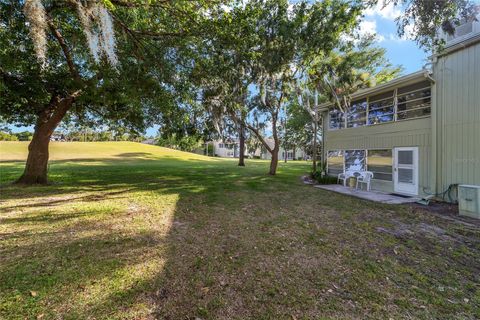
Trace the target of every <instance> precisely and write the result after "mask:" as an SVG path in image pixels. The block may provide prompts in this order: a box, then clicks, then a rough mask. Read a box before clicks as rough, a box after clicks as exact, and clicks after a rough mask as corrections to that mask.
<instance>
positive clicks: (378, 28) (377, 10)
mask: <svg viewBox="0 0 480 320" xmlns="http://www.w3.org/2000/svg"><path fill="white" fill-rule="evenodd" d="M379 2H380V4H378V5H377V6H376V7H374V8H371V9H367V10H366V11H365V12H364V18H363V21H362V22H361V23H360V30H359V32H360V33H362V34H376V39H377V45H378V46H380V47H383V48H385V49H386V56H387V59H388V60H389V61H390V62H391V63H392V64H393V65H395V66H396V65H401V66H403V68H404V70H403V74H404V75H405V74H409V73H412V72H415V71H418V70H420V69H422V67H423V65H424V64H425V63H426V62H427V60H426V59H427V57H428V54H427V53H425V52H424V51H423V49H421V48H419V47H418V46H417V44H416V43H415V42H414V41H412V40H411V39H409V38H408V36H407V37H402V38H400V37H399V36H398V35H397V25H396V23H395V18H396V17H398V15H399V14H400V13H401V12H400V9H399V8H396V7H394V6H393V5H392V4H390V5H388V6H386V7H383V5H382V4H381V2H382V1H379ZM10 128H11V129H12V130H13V131H14V132H19V131H25V130H28V131H33V127H15V126H10ZM157 130H158V127H153V128H149V129H148V130H147V136H155V135H156V134H157Z"/></svg>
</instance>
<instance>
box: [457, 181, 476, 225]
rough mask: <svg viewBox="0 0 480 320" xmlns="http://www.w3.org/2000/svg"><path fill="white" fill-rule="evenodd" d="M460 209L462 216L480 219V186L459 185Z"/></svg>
mask: <svg viewBox="0 0 480 320" xmlns="http://www.w3.org/2000/svg"><path fill="white" fill-rule="evenodd" d="M458 211H459V213H460V215H461V216H468V217H472V218H477V219H480V186H471V185H465V184H461V185H459V186H458Z"/></svg>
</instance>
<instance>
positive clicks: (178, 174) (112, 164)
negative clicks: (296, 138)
mask: <svg viewBox="0 0 480 320" xmlns="http://www.w3.org/2000/svg"><path fill="white" fill-rule="evenodd" d="M25 149H26V144H22V143H8V144H7V143H1V144H0V151H1V156H0V157H1V159H2V160H3V162H2V163H1V164H0V182H1V183H2V185H3V187H2V189H1V203H0V210H1V211H0V257H1V258H0V319H37V318H40V319H59V318H62V319H155V318H157V319H193V318H195V317H199V318H201V319H245V318H254V319H311V318H316V319H326V318H341V319H359V318H382V319H388V318H393V319H400V318H410V319H413V318H420V319H475V318H479V317H480V285H479V283H480V279H479V274H480V264H479V263H478V261H480V228H479V227H477V226H475V225H473V224H465V223H460V222H458V221H455V220H446V219H444V218H441V217H439V216H437V215H431V214H427V213H426V212H423V211H421V210H418V209H413V208H412V207H408V206H392V205H380V204H375V203H371V202H367V201H362V200H357V199H354V198H350V197H346V196H343V195H338V194H334V193H331V192H328V191H324V190H320V189H316V188H312V187H311V186H307V185H304V184H303V183H302V182H301V181H300V179H299V177H300V176H301V175H302V174H304V173H306V172H308V171H309V167H308V164H306V163H303V162H289V163H287V164H283V163H281V164H280V168H279V172H278V175H277V176H275V177H270V176H267V175H265V172H266V171H267V169H268V162H265V161H247V167H245V168H240V167H237V166H236V162H235V160H227V159H217V158H207V157H203V156H198V155H192V154H189V153H182V152H178V151H172V150H168V149H164V148H160V147H155V146H146V145H140V144H135V143H123V142H122V143H98V144H95V143H53V144H52V148H51V150H52V151H51V154H52V157H53V158H54V159H56V160H55V161H52V162H51V165H50V178H51V182H52V184H51V185H49V186H46V187H28V188H25V187H17V186H12V185H10V184H9V183H10V182H11V181H13V180H14V179H15V178H16V177H18V176H19V175H20V174H21V171H22V167H23V162H22V160H23V159H24V157H25ZM14 160H15V161H14Z"/></svg>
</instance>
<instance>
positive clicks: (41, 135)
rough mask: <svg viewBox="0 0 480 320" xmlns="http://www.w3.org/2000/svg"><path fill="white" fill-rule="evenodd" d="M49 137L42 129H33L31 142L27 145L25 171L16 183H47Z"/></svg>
mask: <svg viewBox="0 0 480 320" xmlns="http://www.w3.org/2000/svg"><path fill="white" fill-rule="evenodd" d="M52 132H53V130H52ZM51 135H52V134H51V133H50V134H48V132H46V130H44V128H41V129H39V130H38V129H35V133H34V134H33V138H32V141H31V142H30V144H29V145H28V158H27V163H26V165H25V170H24V172H23V175H22V176H21V177H20V178H19V179H18V180H17V183H22V184H46V183H47V166H48V145H49V143H50V137H51Z"/></svg>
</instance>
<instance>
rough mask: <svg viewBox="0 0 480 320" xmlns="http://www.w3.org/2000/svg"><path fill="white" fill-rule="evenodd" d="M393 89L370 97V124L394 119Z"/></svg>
mask: <svg viewBox="0 0 480 320" xmlns="http://www.w3.org/2000/svg"><path fill="white" fill-rule="evenodd" d="M394 113H395V112H394V106H393V91H389V92H385V93H382V94H379V95H376V96H372V97H369V99H368V124H377V123H383V122H390V121H393V118H394Z"/></svg>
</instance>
